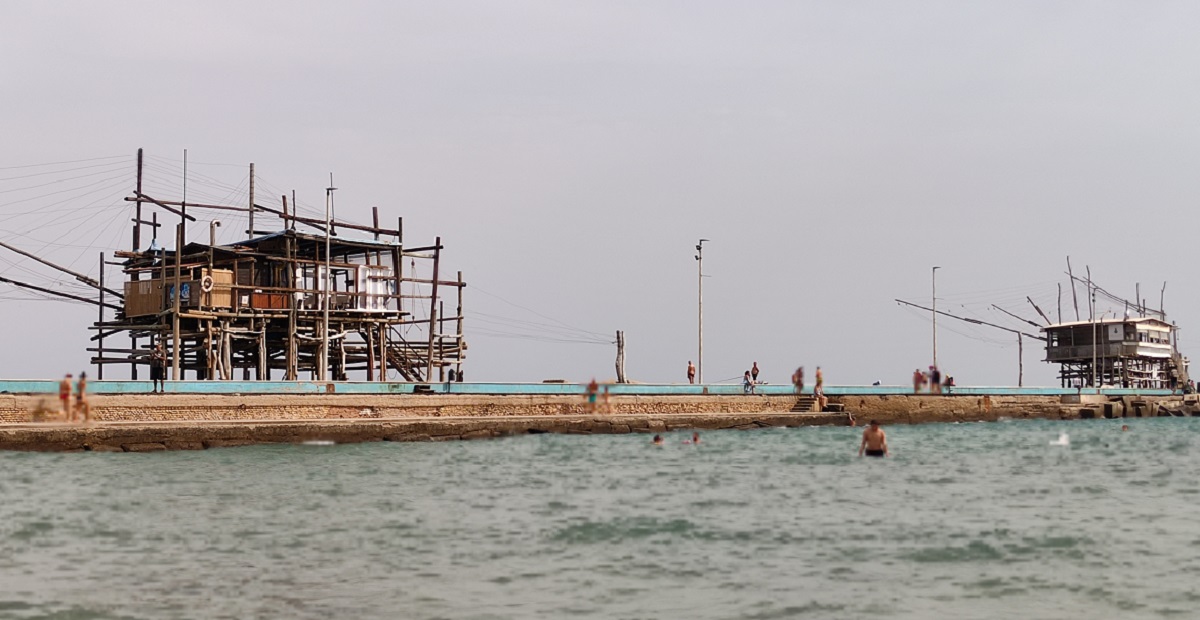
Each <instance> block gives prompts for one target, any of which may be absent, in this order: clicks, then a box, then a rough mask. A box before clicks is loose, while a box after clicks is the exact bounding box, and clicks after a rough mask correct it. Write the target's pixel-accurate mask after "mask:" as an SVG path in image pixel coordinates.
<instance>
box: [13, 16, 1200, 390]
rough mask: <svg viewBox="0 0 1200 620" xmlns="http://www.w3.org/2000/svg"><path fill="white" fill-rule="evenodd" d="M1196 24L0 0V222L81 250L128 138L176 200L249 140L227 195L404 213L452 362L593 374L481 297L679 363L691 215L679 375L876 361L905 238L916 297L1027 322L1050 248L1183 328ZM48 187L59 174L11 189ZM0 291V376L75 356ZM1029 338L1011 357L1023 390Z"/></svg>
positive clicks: (666, 371) (953, 346) (895, 338)
mask: <svg viewBox="0 0 1200 620" xmlns="http://www.w3.org/2000/svg"><path fill="white" fill-rule="evenodd" d="M1198 18H1200V4H1195V3H1187V2H1179V3H1171V2H1140V1H1139V2H1123V3H1100V2H1077V3H1064V2H1007V1H1006V2H993V3H986V2H957V1H955V2H894V1H885V2H820V3H816V2H812V3H802V2H779V3H771V2H736V3H735V2H696V1H688V2H611V1H605V2H542V3H537V2H478V3H470V2H420V3H403V2H377V3H353V2H336V3H333V2H330V3H313V2H291V1H289V2H278V3H244V2H203V3H175V2H128V1H123V2H119V3H116V2H110V3H105V2H86V3H85V2H61V3H41V2H5V3H2V4H0V78H2V79H3V83H4V85H5V89H4V91H5V96H4V97H3V98H2V99H0V110H2V111H3V128H4V131H3V135H4V139H3V141H2V142H0V168H3V169H0V179H3V180H0V192H3V193H0V240H3V241H5V242H8V243H12V244H16V245H20V246H21V247H25V248H28V249H30V250H33V251H40V252H42V253H44V254H45V255H46V256H49V257H51V258H53V259H56V260H60V261H62V262H64V263H68V264H71V265H73V266H74V267H75V268H77V269H79V270H81V271H85V272H87V273H90V274H93V275H94V274H96V273H97V270H98V266H97V264H96V263H97V260H98V254H99V252H101V251H111V250H114V249H118V248H119V249H128V247H129V243H130V239H129V233H128V220H129V217H130V214H131V211H130V207H129V206H128V204H127V203H125V202H123V201H121V200H120V198H122V197H123V196H124V195H127V194H128V192H129V191H130V190H131V189H132V187H133V173H134V168H133V161H134V153H135V152H136V150H137V148H138V147H144V148H145V149H146V152H147V155H148V161H149V162H150V164H151V166H150V169H151V172H152V174H151V175H150V178H149V180H148V187H149V188H151V189H153V190H154V191H156V192H159V193H161V194H163V195H164V196H165V195H167V194H171V193H174V194H175V195H174V196H169V197H171V198H177V197H178V192H179V189H180V188H178V187H177V185H178V183H179V179H180V175H179V165H180V161H181V159H182V152H183V150H184V149H187V150H188V156H189V161H190V162H191V163H190V169H189V170H190V171H191V172H193V173H195V174H197V175H203V176H197V177H196V178H195V179H192V180H191V181H190V182H191V183H192V185H191V186H190V191H191V192H192V197H193V198H192V199H200V198H201V197H205V198H207V199H212V200H217V199H221V198H225V199H228V200H230V201H239V200H241V201H244V200H245V187H244V185H242V183H243V181H244V178H245V176H246V171H245V166H246V165H247V164H248V163H249V162H251V161H253V162H255V163H256V167H257V170H258V173H259V179H260V187H261V188H262V189H259V193H260V195H263V194H264V192H270V194H268V195H277V194H278V193H281V192H284V191H289V192H290V190H292V189H295V190H296V191H297V194H298V196H299V199H300V202H301V203H302V205H305V206H307V207H309V208H313V209H319V208H321V207H322V206H323V196H324V194H323V188H324V187H325V186H326V185H327V184H328V174H329V173H330V172H333V173H334V175H335V182H336V185H337V186H338V187H339V190H338V192H337V205H338V213H339V216H340V217H343V218H347V219H354V220H358V221H363V222H369V220H370V207H372V206H379V207H380V208H381V211H382V213H383V217H384V221H385V222H394V220H395V218H396V217H397V216H403V217H404V221H405V241H406V244H409V245H411V244H414V243H423V242H426V241H428V242H432V240H433V238H434V237H435V236H438V235H440V236H441V237H442V239H443V242H444V243H445V244H446V246H447V250H446V253H445V254H444V263H443V269H445V270H447V271H448V272H449V273H453V272H454V271H457V270H462V271H463V272H464V274H465V277H466V279H467V281H468V283H469V285H470V286H469V287H468V289H467V299H466V306H467V317H468V320H467V325H466V329H467V336H468V341H469V342H470V352H469V360H468V364H467V366H466V369H467V370H466V373H467V377H468V378H469V379H470V380H476V381H483V380H522V381H540V380H542V379H546V378H563V379H568V380H576V381H580V380H587V379H588V378H590V377H592V376H595V377H597V378H600V379H604V378H611V377H613V376H614V370H613V358H614V352H615V347H613V346H612V345H609V344H588V343H579V342H543V341H541V340H538V339H534V338H530V337H528V336H523V335H521V334H520V330H517V329H514V327H513V326H514V325H517V324H516V323H514V322H513V321H525V322H529V323H534V324H538V323H540V324H545V325H553V326H559V327H561V325H562V324H565V325H569V326H571V327H572V328H574V329H575V330H578V331H571V332H566V333H569V334H571V335H570V336H569V337H567V338H563V334H564V332H563V331H562V329H559V330H556V331H554V332H553V338H555V339H567V340H573V339H581V340H587V339H594V337H592V336H588V335H586V334H585V333H584V332H595V333H598V334H602V335H604V336H605V337H607V336H608V335H610V334H612V332H614V331H615V330H617V329H623V330H625V332H626V338H627V340H628V354H627V368H628V373H629V375H630V378H631V379H634V380H639V381H648V382H664V381H682V380H684V368H685V366H686V364H687V362H688V360H689V359H692V360H694V359H695V358H696V335H697V334H696V331H697V329H696V327H697V326H696V261H695V260H694V259H693V255H694V253H695V252H694V248H693V246H694V245H695V244H696V241H697V240H698V239H699V238H701V237H704V238H708V239H710V240H711V242H710V243H708V244H706V249H705V261H704V265H705V271H706V273H707V274H708V275H710V276H711V277H710V278H706V280H705V288H704V290H705V378H706V379H707V380H709V381H717V380H725V379H732V378H735V377H739V376H740V375H741V373H742V371H743V370H745V369H747V368H749V366H750V364H751V362H753V361H757V362H758V363H759V366H760V367H761V368H762V369H763V376H762V378H763V379H766V380H767V381H770V382H786V381H787V377H788V375H789V374H790V373H791V370H792V369H793V368H794V367H795V366H796V365H799V364H804V365H806V366H807V367H809V368H810V372H811V368H812V367H814V366H817V365H821V366H823V367H824V369H825V373H826V376H827V380H828V381H829V382H830V383H833V384H869V383H871V382H872V381H875V380H881V381H883V382H884V383H885V384H903V383H906V382H907V381H908V377H909V375H910V374H911V372H912V370H913V368H915V367H918V366H920V367H924V366H928V365H929V363H930V357H931V343H930V340H931V326H930V321H929V316H928V313H922V312H917V311H912V310H906V309H903V308H900V307H898V306H897V305H896V304H895V303H894V302H893V299H894V298H898V297H899V298H906V299H912V300H914V301H918V302H921V303H925V302H928V300H929V297H930V284H931V283H930V268H931V267H932V266H934V265H940V266H941V267H942V269H941V270H940V271H939V272H938V297H939V307H942V308H945V309H946V310H948V311H951V312H956V313H960V314H963V315H965V316H972V317H977V318H982V319H984V320H989V321H993V322H997V323H1000V324H1003V325H1006V326H1010V327H1020V326H1021V325H1022V324H1021V323H1019V322H1016V321H1013V320H1011V319H1008V318H1006V317H1005V316H1004V315H1002V314H1000V313H999V312H997V311H995V310H992V309H991V308H990V304H993V303H995V304H998V305H1000V306H1002V307H1005V308H1006V309H1009V310H1011V311H1013V312H1015V313H1018V314H1020V315H1022V316H1027V317H1031V318H1037V317H1036V314H1035V312H1034V311H1033V309H1032V307H1031V306H1030V305H1029V304H1028V302H1026V301H1025V296H1026V295H1028V296H1031V297H1032V298H1033V299H1034V300H1035V301H1037V302H1038V303H1039V305H1041V306H1042V308H1043V310H1045V311H1046V312H1047V313H1048V314H1050V315H1051V316H1052V318H1057V316H1056V315H1057V311H1058V292H1057V284H1058V283H1062V284H1063V286H1064V287H1065V288H1064V295H1065V296H1064V298H1063V304H1064V306H1063V312H1064V315H1066V316H1065V318H1068V319H1071V318H1074V311H1073V309H1072V306H1071V301H1070V299H1071V298H1070V288H1069V285H1068V284H1067V280H1066V278H1065V276H1064V275H1063V272H1064V271H1065V268H1066V262H1065V257H1066V256H1067V255H1070V256H1071V257H1072V261H1073V264H1074V266H1075V267H1076V268H1077V269H1078V270H1080V271H1082V270H1083V267H1084V265H1090V267H1091V269H1092V274H1093V276H1094V277H1095V278H1096V279H1097V281H1098V282H1099V283H1100V284H1101V285H1102V286H1104V287H1106V288H1108V289H1109V290H1112V291H1113V292H1116V293H1120V294H1124V295H1126V296H1128V297H1132V296H1133V295H1134V287H1135V284H1136V283H1138V282H1140V283H1141V287H1142V293H1143V296H1144V297H1146V298H1148V299H1149V300H1150V301H1151V305H1154V306H1157V305H1158V300H1159V291H1160V288H1161V286H1162V283H1163V282H1164V281H1166V282H1167V283H1168V284H1167V288H1166V294H1165V300H1166V302H1165V305H1166V310H1167V312H1168V314H1169V316H1170V318H1171V319H1173V320H1176V321H1178V322H1179V324H1180V325H1181V326H1182V327H1183V328H1184V332H1183V337H1182V345H1183V350H1184V353H1185V354H1189V353H1192V350H1191V346H1192V345H1193V344H1194V343H1198V342H1200V339H1198V338H1196V337H1194V336H1192V334H1193V333H1196V332H1194V331H1192V330H1200V311H1198V307H1197V302H1200V292H1198V291H1197V289H1196V288H1195V287H1194V286H1193V285H1192V283H1193V281H1194V280H1193V278H1192V273H1193V272H1194V262H1193V256H1194V254H1195V250H1194V248H1193V247H1192V246H1193V243H1192V241H1191V239H1190V236H1189V235H1188V234H1187V233H1186V230H1187V227H1188V226H1190V225H1192V217H1191V212H1190V208H1189V207H1191V205H1192V204H1193V203H1195V202H1196V199H1197V196H1198V195H1200V187H1197V180H1196V179H1197V175H1196V172H1195V171H1196V170H1197V169H1198V168H1200V136H1198V135H1197V133H1198V131H1197V130H1198V125H1197V120H1196V118H1197V110H1200V77H1197V72H1196V70H1195V67H1196V64H1197V61H1198V60H1200V38H1197V37H1196V36H1195V33H1196V32H1197V29H1198V27H1200V19H1198ZM102 157H106V158H109V159H95V158H102ZM78 160H89V161H88V162H81V163H72V164H65V163H64V164H57V165H56V166H51V167H32V168H16V167H17V166H31V165H34V164H43V163H51V162H77V161H78ZM93 164H94V165H96V166H97V167H96V168H84V166H90V165H93ZM217 164H220V165H217ZM40 172H52V173H53V174H46V175H43V176H33V177H26V176H25V175H28V174H33V173H40ZM91 173H94V174H95V176H90V177H86V178H79V177H82V176H83V175H86V174H91ZM16 177H22V178H16ZM39 183H47V184H48V185H46V186H44V187H36V188H32V189H31V186H36V185H38V184H39ZM51 183H54V184H51ZM92 183H94V185H91V184H92ZM62 184H65V185H62ZM59 187H64V188H79V189H78V191H67V192H63V193H61V194H56V195H53V196H46V195H45V194H48V193H49V192H50V191H56V190H58V188H59ZM18 197H19V198H18ZM276 197H277V196H276ZM18 199H20V200H23V201H22V202H13V201H15V200H18ZM63 199H66V201H65V202H60V201H62V200H63ZM218 217H220V216H218ZM172 223H173V220H172ZM207 228H208V227H207V226H205V225H203V222H201V223H200V224H198V225H194V226H192V228H191V230H192V231H193V232H194V234H193V235H192V238H193V239H195V240H197V241H205V240H206V237H207V234H208V230H207ZM237 230H239V228H238V227H237V226H232V225H227V226H225V227H223V228H222V232H221V240H222V241H234V240H235V237H236V236H237V235H236V231H237ZM31 272H35V273H36V274H41V275H42V278H43V281H44V282H53V281H55V280H59V279H60V278H58V277H57V276H56V275H54V274H53V272H50V271H49V270H46V269H42V268H40V267H37V266H36V265H35V264H33V263H30V262H29V261H27V260H20V259H19V257H17V256H15V255H13V254H11V253H7V252H0V275H2V276H5V277H17V278H22V277H23V278H26V279H30V278H32V277H33V274H31ZM108 277H109V278H110V279H115V278H117V277H119V272H118V270H117V269H115V268H113V269H111V270H110V271H109V273H108ZM110 281H111V280H110ZM55 286H67V285H66V284H63V283H61V282H60V283H58V284H55ZM0 287H3V288H0V309H2V310H0V312H2V314H0V316H2V317H3V325H4V327H3V329H4V332H3V333H4V344H5V346H4V349H5V353H4V354H3V356H0V376H4V377H47V378H49V377H55V376H60V375H61V374H62V373H63V372H66V371H73V372H78V371H79V370H81V369H88V370H91V368H88V367H87V360H88V354H87V353H85V352H84V350H83V348H84V347H85V346H87V344H86V339H87V338H88V337H89V336H90V335H91V334H92V333H93V332H90V331H88V330H87V326H88V325H89V324H90V322H91V321H92V320H94V319H95V314H96V312H95V309H94V308H93V307H90V306H86V305H81V304H72V303H59V302H48V301H35V300H31V299H30V296H29V295H28V294H23V293H22V294H17V293H13V289H11V288H10V287H8V286H7V285H3V284H0ZM70 290H76V289H75V288H71V289H70ZM1080 303H1081V304H1085V301H1084V298H1083V296H1082V293H1081V297H1080ZM1110 308H1111V306H1105V305H1102V306H1101V310H1105V309H1110ZM1084 312H1085V313H1086V310H1084ZM939 327H940V328H941V330H940V331H939V351H938V357H939V361H940V362H941V363H942V366H943V367H944V368H945V370H946V372H948V373H950V374H953V375H955V376H956V377H957V378H958V381H959V383H960V384H966V385H981V384H998V385H1013V384H1015V383H1016V379H1017V376H1016V375H1017V347H1016V342H1015V339H1014V338H1013V337H1011V336H1010V335H1009V334H1007V333H1005V332H1002V331H998V330H990V329H986V328H980V327H975V326H970V325H967V324H964V323H956V322H953V321H951V320H950V319H945V320H939ZM563 329H565V328H563ZM1032 329H1033V328H1030V330H1032ZM513 336H516V337H513ZM1039 345H1040V343H1034V342H1030V341H1026V347H1025V378H1026V384H1035V385H1052V384H1055V383H1056V380H1055V378H1054V377H1055V375H1054V368H1053V367H1051V366H1049V365H1047V364H1045V363H1044V362H1042V361H1041V359H1042V358H1043V351H1042V350H1041V347H1040V346H1039ZM110 376H111V375H110Z"/></svg>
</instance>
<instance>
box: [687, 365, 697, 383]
mask: <svg viewBox="0 0 1200 620" xmlns="http://www.w3.org/2000/svg"><path fill="white" fill-rule="evenodd" d="M687 377H688V383H695V382H696V365H695V364H693V363H692V360H688V369H687Z"/></svg>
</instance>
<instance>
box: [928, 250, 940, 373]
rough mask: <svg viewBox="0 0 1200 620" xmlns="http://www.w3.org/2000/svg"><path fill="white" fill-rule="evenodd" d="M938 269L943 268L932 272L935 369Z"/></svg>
mask: <svg viewBox="0 0 1200 620" xmlns="http://www.w3.org/2000/svg"><path fill="white" fill-rule="evenodd" d="M938 269H941V267H940V266H935V267H934V268H933V269H932V270H930V271H931V273H932V278H933V294H932V295H931V296H932V297H933V304H932V308H933V311H932V312H931V314H932V315H933V367H934V368H937V367H938V363H937V270H938Z"/></svg>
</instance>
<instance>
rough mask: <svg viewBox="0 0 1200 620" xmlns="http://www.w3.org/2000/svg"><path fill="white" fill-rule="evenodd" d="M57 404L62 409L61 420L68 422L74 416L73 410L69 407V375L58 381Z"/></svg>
mask: <svg viewBox="0 0 1200 620" xmlns="http://www.w3.org/2000/svg"><path fill="white" fill-rule="evenodd" d="M58 404H59V408H60V409H61V410H62V414H63V420H65V421H67V422H70V421H71V420H72V419H74V418H75V411H74V410H73V409H72V408H71V375H67V376H65V377H63V380H62V381H59V382H58Z"/></svg>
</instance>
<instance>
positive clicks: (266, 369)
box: [258, 319, 271, 381]
mask: <svg viewBox="0 0 1200 620" xmlns="http://www.w3.org/2000/svg"><path fill="white" fill-rule="evenodd" d="M258 329H259V332H258V380H259V381H269V380H270V379H271V367H270V366H269V365H268V364H267V319H262V321H260V322H259V324H258Z"/></svg>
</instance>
